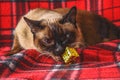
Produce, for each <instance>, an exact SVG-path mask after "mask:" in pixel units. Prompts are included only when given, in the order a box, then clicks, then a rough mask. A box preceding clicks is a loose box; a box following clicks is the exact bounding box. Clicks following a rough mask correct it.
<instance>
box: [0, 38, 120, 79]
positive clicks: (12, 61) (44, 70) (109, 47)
mask: <svg viewBox="0 0 120 80" xmlns="http://www.w3.org/2000/svg"><path fill="white" fill-rule="evenodd" d="M118 43H120V40H114V41H111V42H106V43H101V44H97V45H95V46H90V47H87V48H86V49H82V50H80V49H77V52H78V53H79V54H80V61H79V62H78V63H75V64H71V65H64V64H62V63H60V62H55V61H54V60H53V59H52V58H51V57H48V56H41V57H38V56H39V55H40V53H38V52H37V51H35V50H26V51H22V52H20V53H17V54H14V55H12V56H10V57H7V58H6V57H4V56H1V57H0V77H1V79H3V80H4V79H7V80H9V79H10V80H11V79H13V80H14V79H16V80H19V79H20V80H24V79H25V80H80V79H85V80H86V79H92V80H93V79H105V80H106V79H107V80H119V79H120V52H119V51H118V49H117V45H118Z"/></svg>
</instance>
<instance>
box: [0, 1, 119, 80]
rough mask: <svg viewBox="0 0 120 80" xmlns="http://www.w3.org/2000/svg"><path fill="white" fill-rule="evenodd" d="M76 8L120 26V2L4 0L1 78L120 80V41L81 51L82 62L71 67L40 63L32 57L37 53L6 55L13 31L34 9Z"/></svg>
mask: <svg viewBox="0 0 120 80" xmlns="http://www.w3.org/2000/svg"><path fill="white" fill-rule="evenodd" d="M72 6H76V7H77V8H78V9H82V10H87V11H91V12H94V13H97V14H99V15H102V16H104V17H106V18H108V19H109V20H110V21H112V22H113V23H114V24H116V25H117V26H120V16H119V14H120V0H0V78H1V79H3V80H4V79H7V80H9V79H10V80H11V79H13V80H14V79H20V80H24V79H25V80H29V79H30V80H31V79H32V80H41V79H46V80H49V79H67V80H68V79H71V80H72V79H114V80H115V79H120V70H119V67H120V62H119V60H120V52H119V51H117V45H118V43H120V40H115V41H111V42H108V43H102V44H98V45H95V46H92V47H88V48H86V49H85V50H82V51H81V50H79V49H78V51H80V52H79V53H80V55H81V57H80V63H76V64H73V65H70V66H68V65H67V66H66V65H63V64H61V63H55V62H54V60H52V59H51V58H47V59H45V58H46V57H43V58H40V59H39V60H36V59H35V57H31V56H35V54H36V55H37V52H34V51H33V52H31V51H28V52H26V51H25V52H24V51H23V52H20V54H18V55H17V56H16V55H15V56H12V57H5V56H4V54H6V51H8V50H10V47H11V45H12V41H13V30H14V28H15V27H16V25H17V23H18V21H19V19H20V17H21V16H22V15H24V14H25V13H27V12H28V11H29V10H30V9H34V8H38V7H40V8H46V9H54V8H59V7H62V8H66V7H67V8H71V7H72ZM30 53H31V54H30ZM32 53H34V54H32ZM27 54H29V55H27ZM44 59H45V60H44Z"/></svg>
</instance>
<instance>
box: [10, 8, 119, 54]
mask: <svg viewBox="0 0 120 80" xmlns="http://www.w3.org/2000/svg"><path fill="white" fill-rule="evenodd" d="M27 18H28V19H27ZM63 18H64V19H63ZM29 19H30V20H29ZM31 20H33V21H31ZM61 20H62V21H61ZM36 21H39V24H40V25H42V26H47V27H44V28H43V27H40V28H41V29H39V28H38V27H35V28H33V26H36V25H32V24H31V22H33V23H36V24H38V22H36ZM59 22H60V23H59ZM31 25H32V26H31ZM55 26H59V27H60V29H59V28H57V29H55V28H56V27H55ZM31 27H32V28H31ZM115 30H116V26H115V25H114V24H112V23H111V22H109V21H108V20H106V19H105V18H103V17H101V16H99V15H96V14H93V13H90V12H86V11H81V10H77V13H76V11H75V8H72V9H67V8H66V9H63V8H59V9H54V10H47V9H40V8H38V9H34V10H31V11H30V12H28V13H27V14H26V15H24V16H23V17H22V18H21V20H20V21H19V23H18V25H17V27H16V29H15V31H14V35H15V37H14V44H13V47H12V50H11V54H14V53H17V52H19V51H20V50H21V49H36V50H37V51H39V52H41V53H44V52H49V53H52V54H54V52H57V51H60V50H62V51H60V52H64V49H65V47H66V46H69V47H74V48H78V47H82V46H86V45H95V44H97V43H100V42H104V41H108V40H113V39H117V38H118V36H117V35H116V34H117V32H116V31H115ZM66 32H68V33H73V34H70V35H67V33H66ZM45 36H46V37H45ZM64 36H66V37H68V38H69V40H67V41H66V42H64V41H65V40H66V39H65V38H63V37H64ZM69 36H71V37H69ZM44 37H45V38H49V39H47V40H48V41H46V40H45V41H46V42H47V43H46V42H45V44H42V43H44V41H43V40H42V42H41V39H43V38H44ZM51 38H52V39H51ZM61 38H63V39H65V40H63V41H62V39H61ZM72 38H73V39H72ZM39 39H40V40H39ZM69 41H70V42H69ZM60 42H61V43H60ZM63 42H64V43H63ZM41 44H42V45H41ZM59 44H61V45H59ZM64 44H65V45H64ZM48 46H49V47H50V48H49V47H48ZM44 47H45V48H44ZM46 47H47V48H46ZM51 47H53V48H51ZM54 50H55V51H54ZM55 54H57V53H55ZM61 54H62V53H61ZM59 55H60V54H59Z"/></svg>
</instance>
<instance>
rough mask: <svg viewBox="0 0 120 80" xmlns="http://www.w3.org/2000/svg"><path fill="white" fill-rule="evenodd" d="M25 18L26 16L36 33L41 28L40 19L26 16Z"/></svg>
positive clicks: (26, 20) (28, 23) (32, 30)
mask: <svg viewBox="0 0 120 80" xmlns="http://www.w3.org/2000/svg"><path fill="white" fill-rule="evenodd" d="M23 18H24V20H25V22H26V23H27V25H28V26H29V27H30V29H31V32H33V33H35V32H37V31H38V30H39V29H40V28H41V26H39V24H40V21H36V20H31V19H28V18H26V17H23Z"/></svg>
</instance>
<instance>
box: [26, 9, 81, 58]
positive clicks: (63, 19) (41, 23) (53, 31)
mask: <svg viewBox="0 0 120 80" xmlns="http://www.w3.org/2000/svg"><path fill="white" fill-rule="evenodd" d="M76 14H77V10H76V7H72V8H71V9H70V10H69V11H68V13H67V14H65V15H61V14H59V13H57V12H53V11H52V12H48V13H46V14H44V15H43V16H42V17H41V18H40V20H37V21H36V20H31V19H28V18H26V17H24V20H25V21H26V23H27V24H28V25H29V27H30V29H31V32H32V33H33V36H34V44H35V46H36V47H37V49H40V50H42V51H48V52H51V53H53V54H54V55H57V56H59V55H61V54H62V53H63V52H64V50H65V47H66V46H69V45H71V44H72V43H74V42H75V41H76V38H77V37H79V36H76V31H77V25H76Z"/></svg>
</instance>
